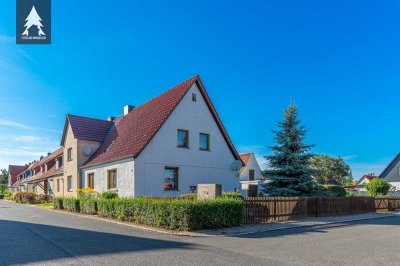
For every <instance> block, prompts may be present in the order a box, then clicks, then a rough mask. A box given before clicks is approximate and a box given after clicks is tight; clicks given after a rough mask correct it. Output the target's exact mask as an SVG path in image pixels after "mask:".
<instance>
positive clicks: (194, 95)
mask: <svg viewBox="0 0 400 266" xmlns="http://www.w3.org/2000/svg"><path fill="white" fill-rule="evenodd" d="M196 100H197V95H196V93H192V101H193V102H195V101H196Z"/></svg>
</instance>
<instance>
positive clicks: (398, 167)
mask: <svg viewBox="0 0 400 266" xmlns="http://www.w3.org/2000/svg"><path fill="white" fill-rule="evenodd" d="M379 177H380V178H383V179H385V180H386V181H387V182H389V184H390V185H392V186H393V187H394V188H395V190H396V191H400V153H398V154H397V155H396V157H394V158H393V160H392V161H391V162H390V163H389V164H388V166H386V168H385V169H384V170H383V171H382V173H381V174H380V175H379Z"/></svg>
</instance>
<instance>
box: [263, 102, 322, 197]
mask: <svg viewBox="0 0 400 266" xmlns="http://www.w3.org/2000/svg"><path fill="white" fill-rule="evenodd" d="M278 125H279V128H280V130H278V131H275V130H274V131H273V132H274V134H275V141H276V143H277V144H276V145H275V146H273V147H270V148H271V149H272V151H273V154H272V155H269V156H265V158H266V159H267V160H268V164H269V169H268V170H265V172H264V174H265V176H267V177H268V178H269V179H270V180H271V182H269V183H267V184H265V185H264V187H263V188H264V192H265V193H267V195H268V196H307V195H312V194H314V193H316V192H317V187H316V184H315V183H314V182H313V180H312V178H311V176H312V175H313V174H314V173H315V171H314V170H313V169H312V168H311V165H310V159H311V158H312V156H313V155H312V154H311V153H310V149H311V148H312V147H313V145H306V144H304V139H305V136H306V130H305V128H304V127H303V126H302V125H300V121H299V120H298V119H297V106H296V105H289V107H288V108H287V109H286V110H285V112H284V120H283V121H282V122H279V124H278Z"/></svg>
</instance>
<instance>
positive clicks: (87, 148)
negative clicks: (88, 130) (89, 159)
mask: <svg viewBox="0 0 400 266" xmlns="http://www.w3.org/2000/svg"><path fill="white" fill-rule="evenodd" d="M83 153H84V154H85V155H86V156H89V155H90V154H91V153H92V148H91V147H90V146H85V147H83Z"/></svg>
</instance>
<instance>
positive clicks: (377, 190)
mask: <svg viewBox="0 0 400 266" xmlns="http://www.w3.org/2000/svg"><path fill="white" fill-rule="evenodd" d="M365 188H366V189H367V191H368V194H369V195H371V196H373V197H375V196H380V195H387V193H388V192H389V190H390V188H391V185H390V184H389V183H388V182H387V181H386V180H384V179H382V178H379V177H376V178H374V179H372V180H371V181H370V182H369V183H368V184H366V185H365Z"/></svg>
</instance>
